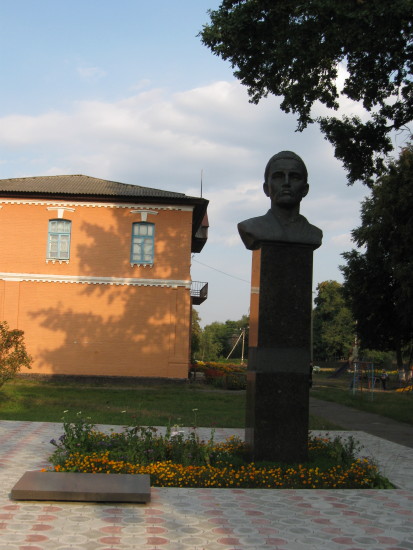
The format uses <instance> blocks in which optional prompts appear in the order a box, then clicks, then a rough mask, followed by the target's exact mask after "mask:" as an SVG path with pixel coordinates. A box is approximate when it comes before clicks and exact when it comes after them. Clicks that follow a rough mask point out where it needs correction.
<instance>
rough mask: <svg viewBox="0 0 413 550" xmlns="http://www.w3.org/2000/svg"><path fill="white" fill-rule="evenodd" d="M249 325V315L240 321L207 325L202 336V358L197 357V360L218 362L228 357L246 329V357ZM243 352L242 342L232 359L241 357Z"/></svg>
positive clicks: (200, 353)
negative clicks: (242, 331)
mask: <svg viewBox="0 0 413 550" xmlns="http://www.w3.org/2000/svg"><path fill="white" fill-rule="evenodd" d="M248 325H249V317H248V316H247V315H243V316H242V317H241V319H240V320H239V321H230V320H227V321H225V323H220V322H218V321H215V322H213V323H211V324H209V325H206V326H205V328H204V330H203V331H202V335H201V346H200V351H199V355H200V357H197V359H201V360H203V361H216V360H218V359H219V358H225V357H227V356H228V354H229V353H230V351H231V350H232V348H233V346H234V344H235V343H236V341H237V339H238V337H239V335H240V332H241V330H244V329H245V331H246V339H245V349H244V355H246V350H248V331H247V329H248ZM241 350H242V347H241V342H239V343H238V345H237V347H236V348H235V350H234V352H233V353H232V355H231V358H239V357H241Z"/></svg>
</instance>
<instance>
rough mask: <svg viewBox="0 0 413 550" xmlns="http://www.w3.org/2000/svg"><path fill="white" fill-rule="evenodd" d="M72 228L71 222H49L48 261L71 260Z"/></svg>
mask: <svg viewBox="0 0 413 550" xmlns="http://www.w3.org/2000/svg"><path fill="white" fill-rule="evenodd" d="M71 226H72V222H71V221H69V220H49V238H48V241H47V259H48V260H69V256H70V231H71Z"/></svg>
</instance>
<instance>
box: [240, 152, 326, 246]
mask: <svg viewBox="0 0 413 550" xmlns="http://www.w3.org/2000/svg"><path fill="white" fill-rule="evenodd" d="M264 178H265V181H264V184H263V189H264V193H265V194H266V195H267V197H270V199H271V208H270V210H268V212H267V213H266V214H264V216H258V217H256V218H250V219H249V220H245V221H243V222H240V223H239V224H238V231H239V234H240V236H241V239H242V241H243V243H244V244H245V246H246V247H247V248H248V249H249V250H256V249H258V248H260V243H262V242H275V243H296V244H305V245H311V246H312V247H313V248H314V249H315V248H318V247H319V246H321V240H322V238H323V232H322V231H321V229H319V228H318V227H315V226H314V225H311V224H310V223H309V222H308V221H307V219H306V218H305V217H304V216H302V215H301V214H300V202H301V200H302V199H303V198H304V197H305V196H306V195H307V193H308V189H309V185H308V183H307V179H308V175H307V168H306V166H305V164H304V162H303V161H302V159H301V158H300V157H299V156H298V155H296V154H295V153H293V152H292V151H281V152H280V153H277V154H276V155H274V156H272V157H271V158H270V160H269V161H268V163H267V166H266V168H265V173H264Z"/></svg>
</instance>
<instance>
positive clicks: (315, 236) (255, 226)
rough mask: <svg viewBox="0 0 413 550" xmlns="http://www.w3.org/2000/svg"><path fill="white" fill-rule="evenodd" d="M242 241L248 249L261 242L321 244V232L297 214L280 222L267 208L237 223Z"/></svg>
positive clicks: (316, 245) (256, 247) (258, 245)
mask: <svg viewBox="0 0 413 550" xmlns="http://www.w3.org/2000/svg"><path fill="white" fill-rule="evenodd" d="M238 231H239V234H240V237H241V239H242V242H243V243H244V245H245V246H246V248H248V249H249V250H257V249H258V248H260V244H261V243H263V242H278V243H296V244H308V245H311V246H313V247H314V248H318V247H319V246H321V242H322V239H323V232H322V231H321V229H319V228H318V227H316V226H315V225H311V224H310V223H309V222H308V220H307V219H306V218H305V217H304V216H301V215H299V216H298V217H297V218H296V219H295V220H294V221H289V222H288V223H281V222H280V220H278V219H277V218H276V217H275V216H274V214H273V213H272V212H271V210H269V211H268V212H267V213H266V214H265V215H264V216H257V217H255V218H250V219H248V220H244V221H242V222H240V223H239V224H238Z"/></svg>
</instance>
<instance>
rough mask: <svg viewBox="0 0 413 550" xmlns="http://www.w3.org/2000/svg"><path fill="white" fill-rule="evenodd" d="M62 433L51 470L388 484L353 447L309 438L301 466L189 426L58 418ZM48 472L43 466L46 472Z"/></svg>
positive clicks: (229, 481) (209, 482) (198, 480)
mask: <svg viewBox="0 0 413 550" xmlns="http://www.w3.org/2000/svg"><path fill="white" fill-rule="evenodd" d="M64 430H65V433H64V435H63V436H61V437H60V439H59V441H58V442H57V441H55V440H52V444H54V445H55V447H56V450H55V452H54V453H53V455H52V456H51V457H50V461H51V463H52V467H51V471H56V472H84V473H107V474H115V473H116V474H117V473H122V474H149V475H150V477H151V484H152V486H156V487H221V488H222V487H229V488H236V487H242V488H268V489H276V488H278V489H289V488H294V489H321V488H323V489H328V488H334V489H336V488H337V489H355V488H357V489H360V488H368V489H371V488H388V487H392V485H391V484H390V483H389V481H388V480H386V479H385V478H383V477H382V476H381V475H380V473H379V472H378V470H377V467H376V466H375V465H374V464H373V463H372V462H371V461H370V460H368V459H366V458H362V459H360V458H356V457H355V453H356V451H357V445H356V443H355V441H354V440H353V439H352V438H349V439H348V440H346V441H343V440H341V439H340V438H338V437H335V438H333V439H329V438H319V437H312V436H310V437H309V462H308V463H307V464H296V465H288V466H287V465H281V464H270V463H251V462H248V461H247V459H246V452H245V446H244V443H243V442H242V441H240V440H239V439H236V438H231V439H229V440H228V441H227V442H225V443H215V442H214V440H213V435H214V434H213V432H212V433H211V438H210V439H209V440H208V441H206V442H205V441H202V440H200V439H199V437H198V435H197V432H196V429H193V430H191V431H190V433H189V434H188V435H185V434H184V433H183V431H182V430H179V429H177V428H176V427H175V428H169V429H167V430H166V434H165V435H161V434H159V433H158V432H157V430H156V429H155V428H146V427H127V428H125V429H124V430H123V432H119V433H111V434H109V435H108V434H104V433H101V432H99V431H97V430H96V428H95V427H94V426H93V425H92V424H90V422H89V421H85V420H83V419H81V418H78V419H77V421H76V422H73V423H71V422H64ZM49 471H50V470H49Z"/></svg>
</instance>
